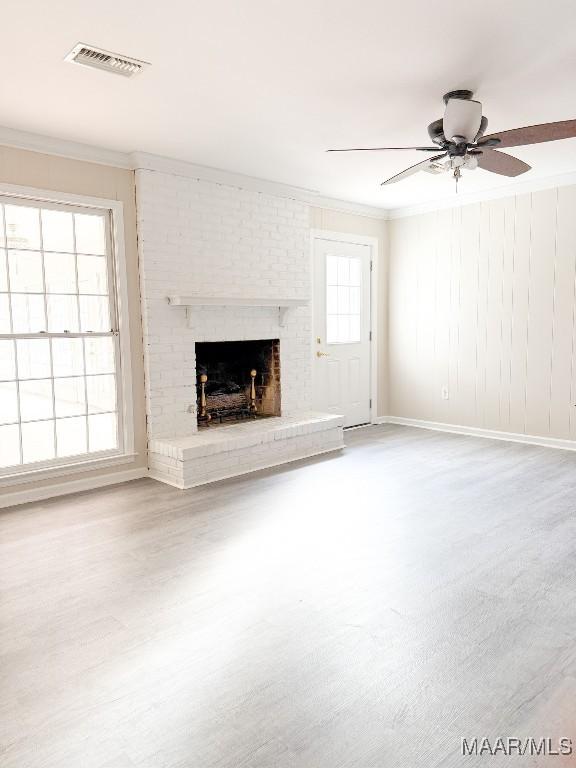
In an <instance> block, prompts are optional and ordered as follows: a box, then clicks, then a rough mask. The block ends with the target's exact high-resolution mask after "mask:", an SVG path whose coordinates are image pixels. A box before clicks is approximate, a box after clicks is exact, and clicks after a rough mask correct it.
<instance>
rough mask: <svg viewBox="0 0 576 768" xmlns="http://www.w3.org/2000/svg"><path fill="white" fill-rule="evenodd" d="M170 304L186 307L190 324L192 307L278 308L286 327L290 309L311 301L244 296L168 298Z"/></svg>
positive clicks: (305, 304)
mask: <svg viewBox="0 0 576 768" xmlns="http://www.w3.org/2000/svg"><path fill="white" fill-rule="evenodd" d="M168 303H169V304H170V305H171V306H174V307H186V308H187V313H188V322H189V324H190V322H191V317H190V313H189V312H188V308H190V307H277V308H278V324H279V325H281V326H283V325H284V316H285V315H286V312H287V311H288V310H289V309H294V308H295V307H307V306H308V304H309V303H310V300H309V299H281V298H277V299H274V298H256V297H248V298H246V297H244V296H228V297H227V296H168Z"/></svg>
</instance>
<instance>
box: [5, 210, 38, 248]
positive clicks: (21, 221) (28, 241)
mask: <svg viewBox="0 0 576 768" xmlns="http://www.w3.org/2000/svg"><path fill="white" fill-rule="evenodd" d="M4 212H5V216H6V240H7V242H8V247H9V248H30V249H34V248H40V210H39V209H38V208H27V207H26V206H24V205H5V206H4Z"/></svg>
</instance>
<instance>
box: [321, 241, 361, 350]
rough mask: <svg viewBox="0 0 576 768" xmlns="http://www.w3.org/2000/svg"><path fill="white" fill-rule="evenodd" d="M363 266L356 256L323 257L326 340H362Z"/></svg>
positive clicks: (349, 341)
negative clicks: (324, 263)
mask: <svg viewBox="0 0 576 768" xmlns="http://www.w3.org/2000/svg"><path fill="white" fill-rule="evenodd" d="M361 283H362V269H361V261H360V259H359V258H358V257H357V256H341V255H337V254H328V255H327V256H326V343H327V344H354V343H357V342H359V341H360V340H361V333H360V328H361V322H360V320H361V315H362V296H361Z"/></svg>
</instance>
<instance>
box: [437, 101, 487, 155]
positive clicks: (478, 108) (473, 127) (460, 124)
mask: <svg viewBox="0 0 576 768" xmlns="http://www.w3.org/2000/svg"><path fill="white" fill-rule="evenodd" d="M481 122H482V104H481V103H480V102H479V101H474V100H472V99H469V100H464V99H448V101H447V103H446V111H445V112H444V119H443V127H444V136H445V137H446V138H447V139H448V141H454V142H455V143H456V144H465V143H472V142H473V141H474V139H475V138H476V136H477V135H478V132H479V130H480V124H481Z"/></svg>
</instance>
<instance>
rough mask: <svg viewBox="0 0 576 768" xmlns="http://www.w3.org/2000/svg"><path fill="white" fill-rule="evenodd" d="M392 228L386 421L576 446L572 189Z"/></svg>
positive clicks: (400, 222)
mask: <svg viewBox="0 0 576 768" xmlns="http://www.w3.org/2000/svg"><path fill="white" fill-rule="evenodd" d="M390 225H391V226H390V237H391V241H390V278H389V279H390V292H389V297H390V298H389V300H390V307H389V312H390V316H389V322H390V341H389V347H390V349H389V355H390V357H389V386H390V413H391V415H392V416H397V417H404V418H409V419H418V420H423V421H434V422H441V423H445V424H453V425H462V426H468V427H478V428H483V429H488V430H498V431H503V432H511V433H520V434H526V435H535V436H544V437H554V438H563V439H576V407H575V406H574V403H576V387H575V383H574V381H575V376H576V365H575V317H576V312H575V310H576V294H575V279H576V273H575V265H576V187H562V188H559V189H551V190H545V191H540V192H534V193H532V194H525V195H519V196H517V197H510V198H505V199H499V200H491V201H487V202H484V203H478V204H473V205H467V206H463V207H459V208H453V209H448V210H441V211H437V212H434V213H428V214H423V215H418V216H410V217H406V218H402V219H397V220H394V221H392V222H391V223H390ZM443 390H445V392H444V393H443ZM443 394H444V395H445V394H447V395H448V399H444V397H443Z"/></svg>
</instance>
